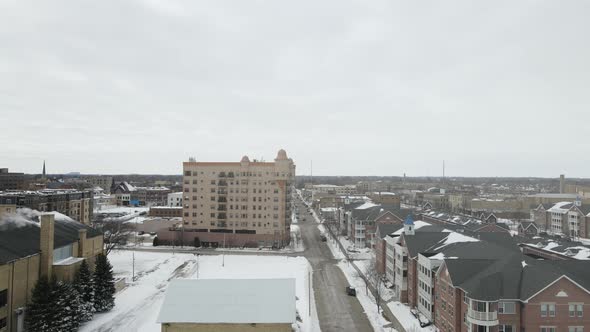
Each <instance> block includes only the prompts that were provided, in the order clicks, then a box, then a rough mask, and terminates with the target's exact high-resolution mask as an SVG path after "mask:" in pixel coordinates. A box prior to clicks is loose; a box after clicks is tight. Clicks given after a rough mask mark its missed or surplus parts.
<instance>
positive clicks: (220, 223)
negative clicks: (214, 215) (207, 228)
mask: <svg viewBox="0 0 590 332" xmlns="http://www.w3.org/2000/svg"><path fill="white" fill-rule="evenodd" d="M217 227H227V223H226V222H218V223H217Z"/></svg>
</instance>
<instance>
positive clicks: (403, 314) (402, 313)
mask: <svg viewBox="0 0 590 332" xmlns="http://www.w3.org/2000/svg"><path fill="white" fill-rule="evenodd" d="M387 306H388V307H389V309H390V310H391V312H392V313H393V314H394V315H395V318H397V320H398V321H399V322H400V324H402V326H403V327H404V328H405V329H406V331H415V332H434V331H436V328H435V327H434V326H433V325H430V326H427V327H420V322H419V321H418V319H416V317H414V315H412V312H411V311H410V308H409V307H408V306H407V305H405V304H403V303H400V302H397V301H392V302H389V303H387Z"/></svg>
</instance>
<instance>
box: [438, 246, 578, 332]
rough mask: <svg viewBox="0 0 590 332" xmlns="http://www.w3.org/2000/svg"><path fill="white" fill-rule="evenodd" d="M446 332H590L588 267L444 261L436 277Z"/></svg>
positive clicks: (513, 259)
mask: <svg viewBox="0 0 590 332" xmlns="http://www.w3.org/2000/svg"><path fill="white" fill-rule="evenodd" d="M435 292H436V297H437V299H438V300H437V301H436V305H435V320H434V321H435V325H436V327H437V328H438V329H439V330H440V331H443V332H455V331H463V332H468V331H477V332H488V331H489V332H516V331H539V332H560V331H563V332H583V331H584V328H585V329H586V330H588V329H589V328H590V262H588V261H574V260H571V261H539V260H534V259H530V258H528V257H526V256H523V255H522V254H520V253H515V254H513V255H510V256H504V257H502V258H499V259H495V260H488V259H445V260H444V263H443V264H442V266H441V267H440V268H439V270H438V271H437V273H436V285H435Z"/></svg>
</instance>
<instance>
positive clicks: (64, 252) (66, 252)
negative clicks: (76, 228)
mask: <svg viewBox="0 0 590 332" xmlns="http://www.w3.org/2000/svg"><path fill="white" fill-rule="evenodd" d="M72 254H73V246H72V245H71V244H69V245H67V246H64V247H61V248H57V249H54V250H53V261H54V262H59V261H61V260H64V259H66V258H70V257H72Z"/></svg>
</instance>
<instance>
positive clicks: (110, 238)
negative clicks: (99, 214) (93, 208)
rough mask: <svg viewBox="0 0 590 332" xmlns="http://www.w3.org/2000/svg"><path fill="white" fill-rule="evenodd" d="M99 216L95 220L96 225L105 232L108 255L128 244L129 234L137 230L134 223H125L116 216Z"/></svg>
mask: <svg viewBox="0 0 590 332" xmlns="http://www.w3.org/2000/svg"><path fill="white" fill-rule="evenodd" d="M114 219H115V220H113V218H104V219H102V218H98V219H95V220H94V227H95V228H96V229H98V230H100V231H101V232H103V234H104V253H105V255H108V254H110V253H111V251H113V249H117V248H119V247H121V246H124V245H126V244H127V241H128V239H129V236H130V235H131V234H132V233H133V232H134V231H135V227H134V225H133V224H132V223H125V222H123V221H120V220H116V218H114Z"/></svg>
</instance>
